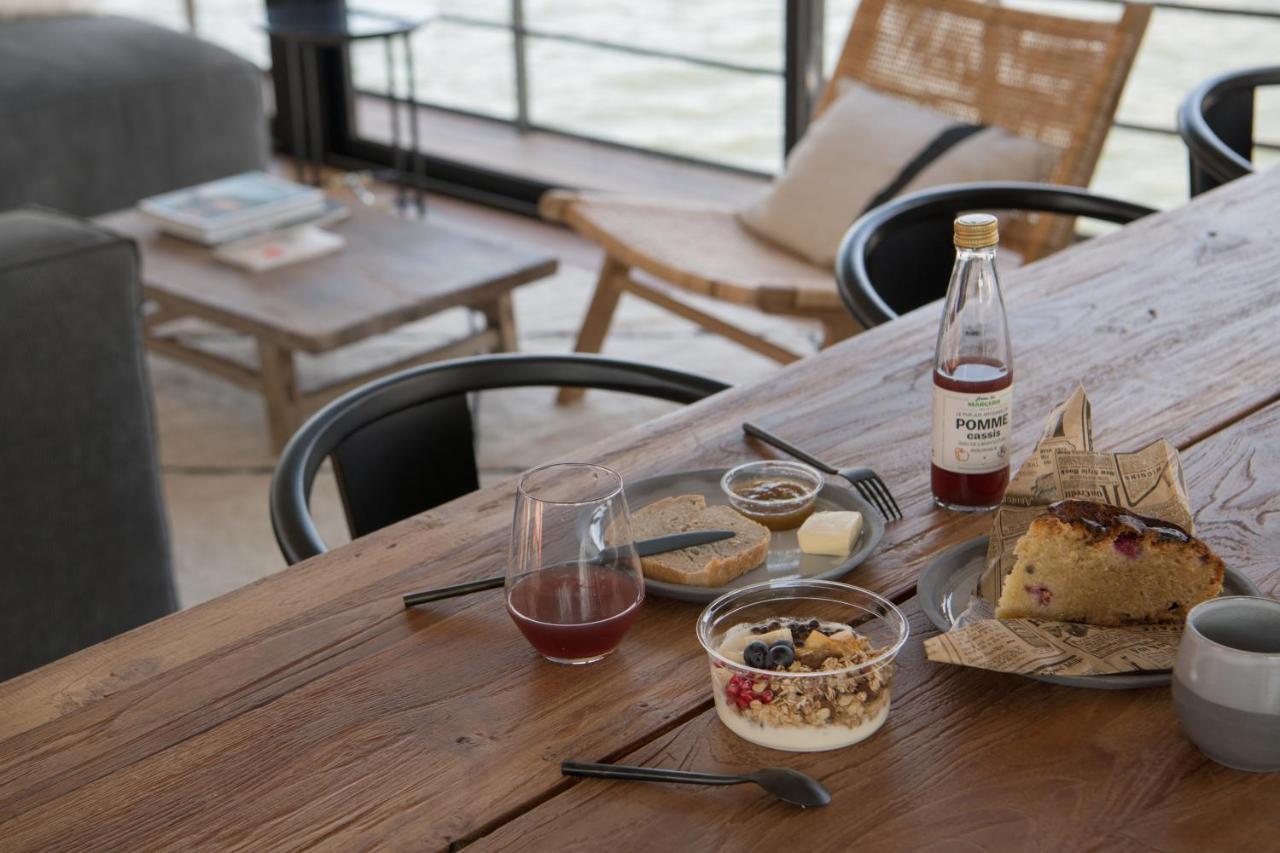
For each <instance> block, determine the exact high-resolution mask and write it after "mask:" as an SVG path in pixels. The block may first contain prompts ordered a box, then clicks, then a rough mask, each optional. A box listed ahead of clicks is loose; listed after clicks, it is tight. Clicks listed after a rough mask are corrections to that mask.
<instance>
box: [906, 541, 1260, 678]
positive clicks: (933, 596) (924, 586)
mask: <svg viewBox="0 0 1280 853" xmlns="http://www.w3.org/2000/svg"><path fill="white" fill-rule="evenodd" d="M986 556H987V537H986V536H979V537H978V538H977V539H970V540H969V541H968V542H962V543H961V544H959V545H956V546H955V547H953V548H950V549H948V550H946V551H943V552H942V553H941V554H939V555H938V556H937V557H934V558H933V560H932V561H931V562H930V563H929V565H927V566H925V568H924V571H922V572H921V573H920V578H919V580H917V581H916V592H917V593H918V594H919V596H920V606H921V607H922V608H924V612H925V615H926V616H928V617H929V621H930V622H932V623H933V624H934V625H935V626H937V627H938V629H939V630H942V631H949V630H950V629H951V626H952V625H953V624H955V621H956V617H958V616H959V615H960V614H961V613H962V612H963V611H964V609H965V607H967V606H968V604H969V596H970V594H971V593H972V592H973V590H974V587H976V586H977V584H978V576H979V575H980V574H982V567H983V564H984V563H985V562H986ZM1222 594H1223V595H1259V594H1260V593H1259V592H1258V588H1257V587H1256V586H1254V585H1253V582H1252V581H1250V580H1249V579H1248V578H1247V577H1245V576H1244V575H1242V574H1239V573H1237V572H1234V571H1232V570H1231V569H1227V571H1226V575H1225V576H1224V577H1223V581H1222ZM1028 678H1034V679H1035V680H1036V681H1047V682H1049V683H1050V684H1065V685H1066V686H1068V687H1092V688H1095V689H1098V690H1128V689H1131V688H1134V687H1160V686H1163V685H1168V683H1169V673H1167V672H1135V673H1133V674H1132V675H1129V674H1117V675H1031V676H1028Z"/></svg>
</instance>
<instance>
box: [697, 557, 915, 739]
mask: <svg viewBox="0 0 1280 853" xmlns="http://www.w3.org/2000/svg"><path fill="white" fill-rule="evenodd" d="M775 623H776V627H775ZM814 625H817V626H818V627H817V628H813V627H809V626H814ZM792 626H794V634H793V636H795V637H797V639H798V640H799V641H798V642H795V643H794V649H795V652H796V653H797V654H798V655H803V656H801V657H796V658H795V660H794V661H793V662H792V665H790V666H788V667H787V668H785V669H780V668H776V667H775V668H762V667H757V666H750V665H748V664H747V663H745V661H744V651H743V648H744V640H745V641H747V642H748V643H750V642H752V641H753V638H756V637H759V638H762V639H763V640H765V641H773V642H776V643H777V644H780V645H786V641H785V640H779V639H778V637H779V636H783V635H785V632H783V633H782V634H780V633H779V632H780V629H782V628H791V627H792ZM753 629H754V630H753ZM697 630H698V640H699V642H701V643H702V647H703V649H705V650H706V652H707V658H708V661H709V663H710V669H711V692H712V696H713V698H714V700H715V705H716V713H717V714H718V715H719V716H720V721H721V722H722V723H724V724H725V726H727V727H728V728H729V730H730V731H732V732H733V733H734V734H736V735H738V736H739V737H741V738H743V739H745V740H748V741H751V742H752V743H755V744H759V745H760V746H765V747H769V748H772V749H779V750H786V751H789V752H817V751H820V750H828V749H838V748H840V747H845V746H851V745H852V744H855V743H858V742H859V741H862V740H865V739H866V738H868V737H870V736H871V735H873V734H875V732H876V731H877V730H878V729H879V728H880V726H882V725H883V724H884V721H885V719H886V718H887V717H888V715H889V704H890V700H891V693H892V684H893V670H894V665H893V661H894V659H895V658H896V657H897V655H898V651H899V650H900V649H901V648H902V645H903V643H905V642H906V639H907V634H908V627H907V620H906V619H905V618H904V617H903V615H902V613H901V612H900V611H899V610H898V608H896V607H894V606H893V604H892V603H891V602H890V601H888V600H887V599H885V598H882V597H881V596H879V595H876V594H875V593H873V592H870V591H868V590H865V589H860V588H859V587H856V586H850V585H848V584H843V583H837V582H835V581H824V580H783V581H771V582H766V583H759V584H753V585H751V586H746V587H743V588H741V589H737V590H734V591H733V592H729V593H726V594H725V595H722V596H720V597H719V598H717V599H716V600H715V601H713V602H711V604H709V605H707V608H706V610H704V611H703V612H702V615H701V616H700V617H699V618H698V628H697ZM814 631H818V632H819V633H821V634H823V637H821V638H818V639H819V640H821V641H822V642H823V643H825V642H827V639H828V638H829V637H831V638H834V640H835V641H840V640H843V641H844V642H845V643H846V644H848V643H855V644H856V643H861V644H862V647H863V651H860V652H858V653H856V654H853V655H848V656H845V655H841V656H833V657H831V658H829V659H827V660H825V661H824V662H822V663H821V664H819V665H818V667H816V668H813V669H812V670H811V668H810V667H809V666H808V665H806V664H804V663H803V661H804V660H810V661H812V660H816V659H817V658H814V657H810V656H809V653H808V648H807V647H806V645H805V642H804V640H800V639H799V638H801V637H804V636H806V635H807V633H812V632H814ZM850 631H852V632H853V634H854V635H860V636H861V637H862V638H865V642H864V641H862V640H859V639H858V638H857V636H854V637H853V639H851V640H850V639H848V638H849V637H850ZM833 648H838V646H833ZM783 654H784V655H785V651H784V652H783ZM820 657H821V653H819V655H818V658H820ZM784 659H785V658H784Z"/></svg>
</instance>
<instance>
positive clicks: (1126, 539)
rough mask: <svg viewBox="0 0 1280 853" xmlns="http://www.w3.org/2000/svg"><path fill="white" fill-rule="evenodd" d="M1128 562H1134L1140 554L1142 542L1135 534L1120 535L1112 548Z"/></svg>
mask: <svg viewBox="0 0 1280 853" xmlns="http://www.w3.org/2000/svg"><path fill="white" fill-rule="evenodd" d="M1112 547H1114V548H1115V549H1116V551H1118V552H1120V553H1121V554H1123V555H1124V556H1126V557H1128V558H1129V559H1130V560H1135V559H1137V558H1138V555H1139V554H1141V553H1142V542H1140V541H1139V539H1138V536H1137V534H1135V533H1121V534H1120V535H1119V536H1117V537H1116V541H1115V543H1114V545H1113V546H1112Z"/></svg>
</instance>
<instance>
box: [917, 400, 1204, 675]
mask: <svg viewBox="0 0 1280 853" xmlns="http://www.w3.org/2000/svg"><path fill="white" fill-rule="evenodd" d="M1070 498H1078V499H1081V500H1091V501H1099V502H1101V503H1107V504H1113V505H1115V506H1121V507H1125V508H1126V509H1131V510H1133V511H1134V512H1135V513H1137V514H1138V515H1144V516H1149V517H1151V518H1158V519H1161V520H1163V521H1169V522H1172V523H1174V524H1176V525H1178V526H1179V527H1181V528H1183V529H1184V530H1186V531H1188V532H1194V530H1193V523H1192V519H1191V506H1190V503H1189V501H1188V500H1187V490H1186V484H1185V482H1184V481H1183V477H1182V463H1181V462H1180V460H1179V459H1178V452H1177V450H1176V449H1175V448H1174V447H1173V445H1171V444H1170V443H1169V442H1167V441H1165V440H1164V439H1160V440H1158V441H1155V442H1152V443H1151V444H1148V445H1147V446H1146V447H1143V448H1141V449H1140V450H1136V451H1133V452H1130V453H1103V452H1100V451H1097V450H1095V449H1094V447H1093V426H1092V419H1091V412H1090V409H1089V399H1088V397H1086V396H1085V392H1084V388H1083V386H1077V388H1076V390H1075V392H1074V393H1073V394H1072V395H1071V396H1070V397H1069V398H1068V399H1067V400H1066V401H1064V402H1063V403H1061V404H1059V405H1058V406H1056V407H1054V409H1053V411H1052V412H1051V413H1050V415H1049V418H1048V421H1047V422H1046V424H1045V428H1044V431H1043V433H1042V434H1041V436H1040V440H1039V442H1038V443H1037V444H1036V447H1035V449H1034V450H1033V451H1032V452H1031V455H1030V457H1029V458H1028V459H1027V461H1026V462H1024V463H1023V465H1022V467H1021V468H1019V469H1018V472H1017V474H1015V475H1014V477H1013V479H1012V480H1011V481H1010V483H1009V488H1008V489H1007V490H1006V492H1005V496H1004V501H1003V503H1002V504H1001V506H1000V507H999V508H998V509H997V510H996V514H995V519H994V521H993V522H992V525H991V540H990V543H989V544H988V546H987V559H986V567H985V570H984V571H983V573H982V576H981V578H980V579H979V581H978V585H977V589H976V590H975V591H974V595H973V598H972V600H971V601H970V604H969V607H968V609H966V611H965V612H964V613H963V614H961V616H960V617H959V618H958V619H957V621H956V625H955V627H953V628H952V629H951V630H950V631H949V632H947V633H946V634H944V635H941V636H938V637H933V638H930V639H929V640H926V641H925V651H926V654H927V655H928V658H929V660H933V661H939V662H942V663H953V664H959V665H962V666H973V667H978V668H980V669H993V670H998V671H1000V672H1017V673H1023V674H1039V675H1047V674H1058V675H1103V674H1111V673H1119V672H1134V671H1143V670H1165V669H1169V668H1170V667H1172V665H1173V657H1174V655H1175V654H1176V652H1177V647H1178V638H1179V636H1180V635H1181V630H1182V629H1181V627H1180V626H1169V625H1138V626H1130V627H1125V628H1104V627H1099V626H1095V625H1080V624H1068V623H1062V622H1041V621H1037V620H1028V619H1010V620H1004V621H1000V620H996V619H994V618H992V616H993V615H994V613H995V603H996V602H997V601H998V600H999V598H1000V589H1001V584H1002V583H1003V581H1004V578H1005V576H1006V575H1007V574H1008V573H1009V571H1010V570H1011V569H1012V568H1013V563H1014V554H1013V546H1014V544H1015V543H1017V541H1018V539H1020V538H1021V537H1022V534H1023V533H1025V532H1026V531H1027V528H1028V527H1029V526H1030V525H1031V522H1032V520H1033V519H1035V518H1036V517H1037V516H1039V515H1040V514H1041V513H1043V512H1044V509H1045V507H1046V506H1048V505H1049V504H1052V503H1055V502H1057V501H1060V500H1067V499H1070Z"/></svg>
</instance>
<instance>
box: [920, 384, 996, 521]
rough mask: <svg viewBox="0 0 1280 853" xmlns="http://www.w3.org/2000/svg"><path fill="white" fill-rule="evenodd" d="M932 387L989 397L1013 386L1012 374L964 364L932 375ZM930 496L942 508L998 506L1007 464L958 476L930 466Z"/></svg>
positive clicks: (934, 465) (959, 473) (953, 472)
mask: <svg viewBox="0 0 1280 853" xmlns="http://www.w3.org/2000/svg"><path fill="white" fill-rule="evenodd" d="M933 384H934V385H935V386H937V387H938V388H941V389H943V390H945V391H958V392H960V393H962V394H984V395H985V394H989V393H991V392H993V391H1002V390H1004V389H1006V388H1009V387H1011V386H1012V385H1013V373H1012V372H1011V371H1010V370H1009V369H1008V368H1007V367H1005V366H1004V365H1003V364H999V363H997V362H983V361H967V362H962V363H960V364H957V365H955V367H954V368H953V369H952V370H951V371H950V372H949V373H944V372H943V371H942V370H941V369H935V370H934V371H933ZM930 469H931V470H930V482H931V483H932V485H933V495H934V497H935V498H936V499H937V500H938V501H939V503H941V504H943V505H944V506H962V507H990V506H995V505H997V504H999V503H1000V500H1001V498H1003V497H1004V490H1005V488H1006V487H1007V486H1008V485H1009V462H1008V457H1007V456H1006V457H1005V463H1004V466H1003V467H1000V468H996V469H995V470H992V471H984V472H973V473H970V472H957V471H948V470H947V469H945V468H940V467H938V465H937V463H932V464H931V465H930Z"/></svg>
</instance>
